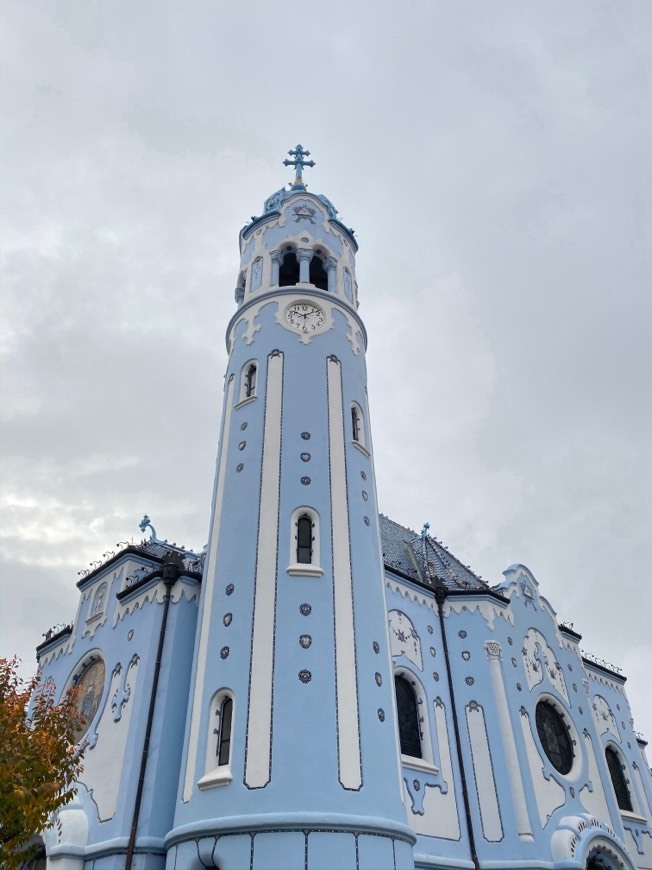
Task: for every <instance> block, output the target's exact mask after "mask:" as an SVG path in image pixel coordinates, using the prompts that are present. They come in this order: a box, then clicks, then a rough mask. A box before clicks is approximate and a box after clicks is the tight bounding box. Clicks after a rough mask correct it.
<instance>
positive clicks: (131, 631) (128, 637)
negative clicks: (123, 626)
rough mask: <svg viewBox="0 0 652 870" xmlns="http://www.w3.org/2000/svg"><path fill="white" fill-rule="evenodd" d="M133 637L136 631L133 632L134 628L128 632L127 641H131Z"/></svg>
mask: <svg viewBox="0 0 652 870" xmlns="http://www.w3.org/2000/svg"><path fill="white" fill-rule="evenodd" d="M133 636H134V630H133V628H130V629H129V631H128V632H127V640H131V638H132V637H133Z"/></svg>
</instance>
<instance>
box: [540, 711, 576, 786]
mask: <svg viewBox="0 0 652 870" xmlns="http://www.w3.org/2000/svg"><path fill="white" fill-rule="evenodd" d="M536 723H537V733H538V735H539V740H540V741H541V745H542V746H543V751H544V752H545V753H546V755H547V756H548V760H549V761H550V763H551V764H552V766H553V767H554V768H555V770H558V771H559V773H562V774H567V773H569V772H570V769H571V767H572V766H573V746H572V743H571V739H570V734H569V733H568V728H567V727H566V725H565V723H564V720H563V719H562V717H561V714H560V713H559V712H558V711H557V709H556V708H555V707H553V705H552V704H551V703H550V702H549V701H539V703H538V704H537V712H536Z"/></svg>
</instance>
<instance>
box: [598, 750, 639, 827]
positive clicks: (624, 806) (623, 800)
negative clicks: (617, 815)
mask: <svg viewBox="0 0 652 870" xmlns="http://www.w3.org/2000/svg"><path fill="white" fill-rule="evenodd" d="M604 754H605V756H606V759H607V767H608V768H609V776H610V777H611V784H612V785H613V787H614V791H615V792H616V801H617V803H618V807H619V808H620V809H621V810H625V812H628V813H631V812H633V808H632V798H631V795H630V793H629V789H628V788H627V780H626V779H625V773H624V771H623V765H622V762H621V760H620V758H619V756H618V753H617V752H616V750H615V749H614V748H613V747H612V746H607V748H606V750H605V753H604Z"/></svg>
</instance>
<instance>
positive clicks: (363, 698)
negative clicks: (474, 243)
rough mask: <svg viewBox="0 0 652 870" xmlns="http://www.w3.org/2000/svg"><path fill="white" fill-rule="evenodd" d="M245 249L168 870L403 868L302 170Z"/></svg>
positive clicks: (244, 237) (349, 362)
mask: <svg viewBox="0 0 652 870" xmlns="http://www.w3.org/2000/svg"><path fill="white" fill-rule="evenodd" d="M289 154H290V156H291V157H292V159H291V160H285V161H284V163H285V165H290V166H293V167H294V169H295V178H294V182H293V183H292V185H291V187H290V189H289V190H286V189H285V188H283V189H281V190H279V191H278V192H276V193H275V194H273V195H272V196H271V197H269V199H268V200H267V201H266V202H265V206H264V211H263V214H262V215H261V216H260V217H254V218H252V221H251V223H249V224H248V225H247V226H245V227H244V228H243V230H242V231H241V233H240V254H241V261H240V272H239V276H238V280H237V286H236V291H235V298H236V303H237V310H236V312H235V314H234V316H233V317H232V319H231V321H230V322H229V324H228V327H227V333H226V341H227V348H228V352H229V363H228V368H227V372H226V377H225V389H224V409H223V418H222V428H221V434H220V442H219V449H218V458H217V470H216V477H215V488H214V494H213V506H212V515H211V527H210V537H209V543H208V553H207V558H206V564H205V570H204V576H203V588H202V598H201V606H200V612H199V623H198V630H197V641H196V645H195V653H194V663H193V672H192V678H191V688H190V699H189V707H188V717H187V723H186V735H185V741H184V757H183V759H182V763H181V771H180V786H179V799H178V804H177V810H176V815H175V825H174V829H173V830H172V831H171V832H170V834H169V836H168V837H167V840H166V846H167V848H168V864H167V866H168V867H169V868H184V870H194V868H199V867H202V866H217V867H220V868H222V870H230V868H234V870H235V868H238V870H240V868H244V867H248V868H251V870H264V868H278V867H280V866H283V867H286V868H288V870H291V868H302V870H303V868H318V867H323V868H331V870H335V868H359V870H363V868H379V867H388V868H389V867H393V868H409V867H412V866H413V859H412V845H413V843H414V841H415V837H414V835H413V833H412V832H411V830H410V829H409V828H408V827H407V825H406V810H405V806H404V803H403V789H402V783H401V773H400V754H399V748H398V746H397V738H396V728H395V724H394V715H395V714H394V699H393V675H392V668H391V663H390V662H391V660H390V653H389V650H388V641H387V635H386V628H385V626H386V615H385V599H384V589H383V558H382V551H381V546H380V534H379V526H378V509H377V505H376V487H375V478H374V462H373V451H372V443H371V430H370V420H369V409H368V403H367V387H366V367H365V350H366V344H367V337H366V332H365V327H364V325H363V323H362V321H361V319H360V317H359V315H358V290H357V283H356V278H355V253H356V251H357V249H358V245H357V243H356V240H355V238H354V235H353V231H352V230H350V229H348V228H347V227H346V226H344V225H343V224H342V223H341V222H340V220H339V219H338V217H337V212H336V210H335V208H334V207H333V204H332V203H331V202H330V201H329V200H328V199H327V198H326V197H325V196H322V195H314V194H312V193H309V192H308V191H307V188H306V185H305V184H304V181H303V177H302V174H303V169H304V168H305V167H306V166H313V165H314V162H313V161H312V160H307V159H306V158H307V157H309V154H310V152H308V151H306V150H304V149H303V148H302V146H301V145H297V147H296V149H294V150H292V151H290V152H289Z"/></svg>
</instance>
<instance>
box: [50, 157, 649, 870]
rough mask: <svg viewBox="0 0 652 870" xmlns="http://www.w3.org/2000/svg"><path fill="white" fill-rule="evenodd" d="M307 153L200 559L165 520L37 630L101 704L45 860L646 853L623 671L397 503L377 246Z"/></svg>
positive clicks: (93, 703) (358, 860) (416, 859)
mask: <svg viewBox="0 0 652 870" xmlns="http://www.w3.org/2000/svg"><path fill="white" fill-rule="evenodd" d="M291 156H292V157H293V158H294V159H293V160H292V161H287V163H289V164H290V165H293V166H295V169H296V173H295V180H294V183H293V185H292V186H291V187H290V189H289V190H288V189H285V188H284V189H282V190H280V191H278V192H277V193H275V194H274V195H273V196H271V197H270V198H269V199H268V200H267V201H266V203H265V207H264V211H263V214H262V215H261V216H260V217H258V218H254V219H253V220H252V222H251V223H250V224H249V225H247V226H246V227H245V228H244V229H243V230H242V231H241V233H240V254H241V263H240V270H239V274H238V278H237V281H236V291H235V297H236V306H237V307H236V311H235V314H234V315H233V317H232V319H231V321H230V323H229V324H228V326H227V333H226V341H227V348H228V351H229V363H228V369H227V373H226V377H225V391H224V406H223V415H222V429H221V434H220V442H219V448H218V456H217V470H216V477H215V488H214V494H213V506H212V513H211V521H210V531H209V539H208V545H207V548H206V552H205V553H204V554H201V555H198V554H194V553H188V552H186V551H184V550H182V549H180V548H178V547H176V545H170V544H168V543H167V542H164V541H160V540H159V539H158V538H156V535H155V533H154V532H153V530H152V538H151V540H149V541H143V543H142V544H140V545H137V546H133V545H132V546H127V547H125V548H123V549H120V550H119V551H118V552H117V554H115V555H114V554H110V556H109V558H108V559H107V561H106V562H105V563H104V564H103V565H101V566H100V567H98V568H97V570H95V571H94V572H93V573H92V574H89V575H88V576H86V577H84V578H82V580H81V581H80V583H79V584H78V585H79V588H80V605H79V609H78V613H77V616H76V619H75V621H74V623H73V624H72V625H71V626H70V627H68V628H66V629H64V630H63V631H61V632H58V633H57V634H55V635H53V636H51V637H48V638H47V639H46V641H45V642H44V643H43V644H41V645H40V646H39V648H38V657H39V662H40V666H41V669H42V672H43V676H44V678H46V679H50V678H51V679H53V680H54V681H55V683H56V685H57V687H60V688H61V691H65V689H66V688H68V686H70V685H73V684H76V683H80V684H81V686H82V687H83V695H84V698H86V703H87V707H86V709H87V710H88V713H89V720H90V721H89V729H88V732H87V735H86V739H87V740H88V744H89V745H88V749H87V752H86V763H85V769H84V773H83V774H82V778H81V780H80V783H79V791H78V796H77V798H76V800H75V802H74V803H73V804H71V805H69V806H68V807H66V808H64V809H62V810H61V811H60V813H59V814H58V817H57V819H56V823H55V825H54V827H53V828H52V829H50V830H48V831H46V832H45V833H44V835H43V838H44V843H45V847H46V852H47V855H48V867H52V868H60V870H113V868H117V867H123V866H124V867H127V868H139V870H163V868H167V870H199V868H202V867H216V868H220V870H245V868H246V870H281V868H284V870H294V868H296V870H336V868H337V870H345V868H346V870H377V868H378V870H379V868H383V870H384V868H392V870H411V868H414V867H419V868H462V867H464V868H474V867H475V868H478V867H482V868H514V870H517V868H518V870H520V868H524V867H528V868H560V870H561V868H587V870H597V868H600V870H616V868H618V870H634V868H652V779H651V777H650V771H649V765H648V764H647V762H646V760H645V757H644V747H645V742H644V741H643V740H642V739H641V738H639V737H637V735H636V733H635V732H634V730H633V724H632V718H631V713H630V710H629V705H628V702H627V698H626V696H625V692H624V683H625V680H624V678H623V677H622V676H621V675H620V674H618V673H616V672H615V671H614V670H612V669H611V668H608V667H606V666H605V665H603V664H599V663H597V662H595V661H593V660H590V659H587V658H586V657H585V656H583V655H582V653H581V652H580V649H579V647H578V643H579V641H580V636H579V635H578V634H577V633H576V632H575V631H574V630H572V629H571V628H569V627H566V626H563V625H562V626H560V625H558V623H557V620H556V617H555V612H554V610H553V609H552V607H551V606H550V604H549V603H548V602H547V601H546V599H545V598H543V597H542V596H541V595H540V593H539V588H538V584H537V582H536V580H535V578H534V577H533V575H532V574H531V573H530V572H529V570H528V569H527V568H525V567H524V566H522V565H515V566H512V567H511V568H509V569H508V570H507V571H506V572H505V579H504V580H503V582H502V583H501V584H499V585H498V586H496V587H493V588H491V587H489V586H488V585H487V584H486V583H484V582H483V581H482V580H481V579H480V578H479V577H477V576H476V575H475V574H474V573H473V572H472V571H471V570H470V569H469V568H468V567H465V566H464V565H462V564H461V563H460V562H459V561H458V560H457V559H456V558H455V557H454V556H452V554H451V553H449V552H448V551H447V550H446V549H445V548H444V547H443V546H442V545H441V544H439V543H438V542H437V541H436V540H435V539H434V538H433V537H432V536H431V535H430V534H429V530H428V528H427V527H424V529H423V531H422V532H421V533H419V534H417V533H415V532H412V531H410V530H409V529H406V528H404V527H403V526H400V525H398V524H397V523H394V522H393V521H391V520H389V519H388V518H387V517H384V516H379V513H378V506H377V504H376V488H375V480H374V458H373V447H372V441H371V429H370V419H369V408H368V402H367V389H366V369H365V350H366V332H365V328H364V324H363V322H362V320H361V319H360V316H359V314H358V287H357V282H356V273H355V254H356V252H357V248H358V246H357V243H356V240H355V238H354V235H353V232H352V231H351V230H349V229H347V227H346V226H344V225H343V224H342V223H341V222H340V221H339V219H338V216H337V212H336V211H335V208H334V207H333V205H332V203H331V202H330V201H329V200H328V199H326V197H324V196H316V195H314V194H312V193H309V192H308V190H307V188H306V186H305V184H304V182H303V179H302V168H303V167H304V166H306V165H311V164H312V161H310V162H308V161H307V160H306V159H305V157H307V156H309V154H308V152H306V151H304V150H303V149H302V148H301V146H297V148H296V150H294V151H292V152H291ZM146 519H147V518H146ZM146 525H147V523H146V522H145V521H144V523H143V527H146ZM85 674H86V677H85V676H84V675H85ZM89 675H92V679H91V678H90V676H89ZM144 750H145V751H144Z"/></svg>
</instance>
